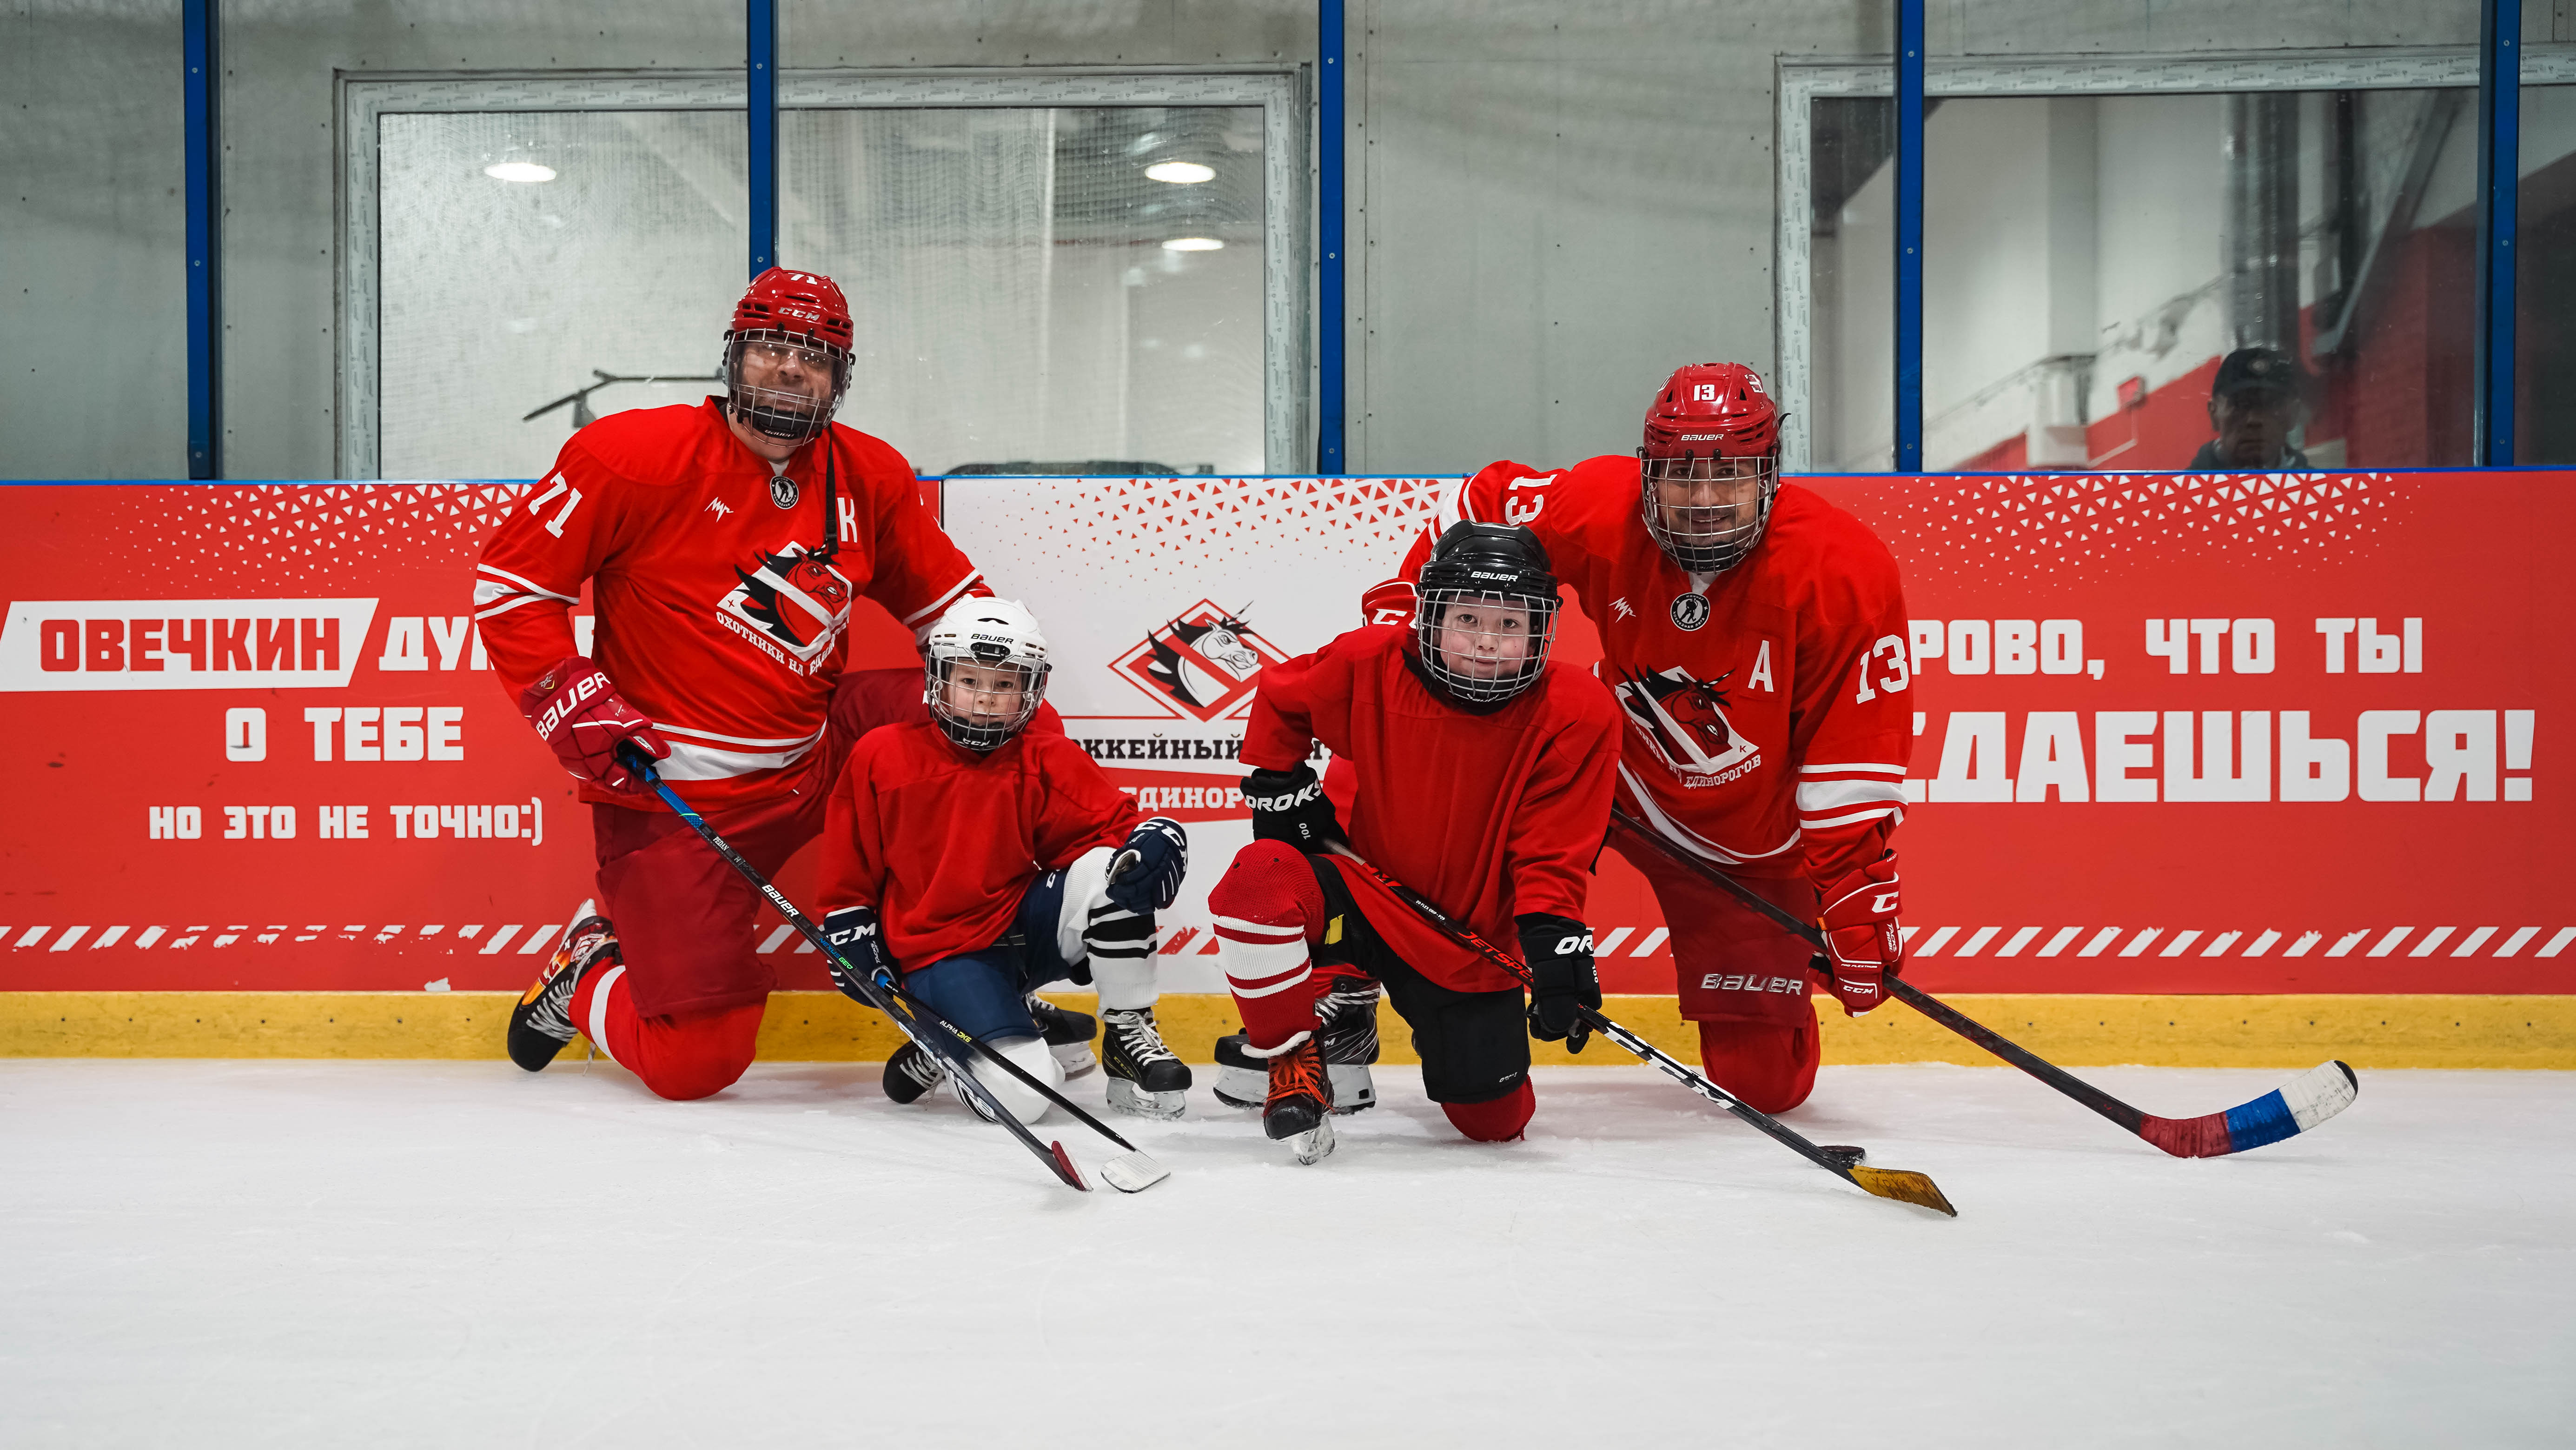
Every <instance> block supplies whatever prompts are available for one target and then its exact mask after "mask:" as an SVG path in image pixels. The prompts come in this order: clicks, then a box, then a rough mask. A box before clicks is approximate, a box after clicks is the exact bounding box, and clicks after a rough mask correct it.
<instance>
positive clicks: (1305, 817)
mask: <svg viewBox="0 0 2576 1450" xmlns="http://www.w3.org/2000/svg"><path fill="white" fill-rule="evenodd" d="M1243 803H1244V804H1245V805H1248V806H1250V807H1252V839H1254V840H1256V841H1285V842H1287V843H1288V844H1289V845H1291V846H1294V847H1296V848H1297V849H1298V850H1300V851H1306V852H1310V853H1312V854H1315V855H1319V856H1320V855H1323V854H1325V852H1326V851H1327V850H1328V849H1329V848H1330V847H1332V846H1333V845H1335V844H1341V843H1344V842H1345V838H1344V836H1343V835H1342V823H1341V821H1340V820H1339V819H1337V818H1336V817H1335V816H1334V815H1333V803H1332V802H1331V801H1330V800H1327V799H1326V798H1325V796H1324V783H1323V782H1322V781H1320V780H1317V779H1316V778H1315V772H1313V771H1311V770H1309V769H1307V768H1306V767H1305V766H1304V765H1299V766H1298V767H1297V768H1296V769H1295V770H1256V771H1254V772H1253V773H1252V774H1251V776H1250V777H1248V778H1247V779H1246V780H1245V781H1244V782H1243Z"/></svg>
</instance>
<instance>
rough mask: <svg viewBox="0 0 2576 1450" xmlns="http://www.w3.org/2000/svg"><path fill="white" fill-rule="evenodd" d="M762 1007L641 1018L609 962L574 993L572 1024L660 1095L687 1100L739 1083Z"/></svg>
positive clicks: (755, 1041)
mask: <svg viewBox="0 0 2576 1450" xmlns="http://www.w3.org/2000/svg"><path fill="white" fill-rule="evenodd" d="M765 1006H766V1004H765V1003H760V1002H752V1003H748V1004H746V1005H744V1006H740V1007H717V1008H714V1009H712V1010H709V1011H705V1012H675V1013H673V1014H671V1015H670V1016H667V1017H646V1016H644V1015H642V1014H640V1013H638V1012H637V1011H636V1010H635V998H634V994H633V993H632V992H631V991H629V990H628V989H627V986H626V967H625V965H624V964H623V963H619V962H611V963H610V964H609V965H607V966H605V967H602V968H600V969H599V970H598V971H595V972H593V973H591V974H590V975H589V976H587V977H584V978H583V979H582V983H581V985H580V986H579V987H577V988H575V989H574V990H573V994H572V1021H573V1025H574V1026H575V1027H578V1028H580V1029H581V1030H582V1034H583V1035H584V1036H586V1037H588V1038H589V1039H590V1040H591V1042H592V1043H593V1044H595V1045H596V1046H597V1047H598V1048H599V1050H600V1051H601V1052H604V1053H606V1054H607V1055H608V1057H609V1060H610V1061H612V1062H615V1063H616V1064H617V1065H618V1066H619V1067H622V1068H624V1069H626V1070H627V1071H628V1072H631V1073H633V1074H635V1075H636V1076H637V1077H639V1078H642V1079H643V1080H644V1086H646V1087H648V1088H651V1089H652V1090H653V1092H654V1093H655V1094H656V1095H657V1096H660V1097H666V1098H669V1099H671V1100H672V1101H674V1102H689V1101H692V1100H694V1099H697V1098H703V1097H708V1096H711V1095H713V1094H715V1093H719V1092H722V1091H724V1090H725V1089H726V1088H729V1087H731V1086H733V1085H734V1083H735V1082H737V1081H738V1080H740V1079H741V1077H742V1074H743V1070H744V1069H746V1068H748V1067H750V1066H751V1059H752V1056H753V1054H754V1053H755V1052H756V1051H757V1050H758V1046H759V1039H760V1018H761V1013H762V1011H763V1009H764V1008H765Z"/></svg>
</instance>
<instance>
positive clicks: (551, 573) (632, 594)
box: [474, 398, 990, 810]
mask: <svg viewBox="0 0 2576 1450" xmlns="http://www.w3.org/2000/svg"><path fill="white" fill-rule="evenodd" d="M720 408H721V403H720V401H719V400H718V399H714V398H709V399H708V400H707V401H706V402H705V403H703V404H701V405H699V406H697V407H686V406H673V407H668V408H641V409H636V410H634V411H631V412H625V413H612V414H610V415H609V416H608V417H605V418H602V419H600V420H599V421H598V422H596V423H593V424H591V425H590V426H589V427H587V428H584V429H582V430H581V431H580V432H578V433H576V434H574V435H573V437H572V441H571V442H569V443H567V444H565V445H564V450H563V453H562V455H561V456H560V457H558V458H557V459H556V460H555V466H554V468H553V469H552V470H551V471H550V472H548V473H547V475H546V477H545V478H544V479H543V480H542V481H541V482H539V483H538V485H537V486H536V488H535V490H534V491H533V492H531V493H530V494H529V495H528V499H527V502H526V503H525V504H524V505H522V506H520V507H518V508H516V509H513V510H512V511H511V513H510V515H509V517H508V518H506V519H505V520H503V521H502V524H501V526H500V528H499V529H498V530H497V531H496V532H495V533H494V534H493V535H492V537H491V538H490V539H489V540H487V541H486V542H485V544H484V546H483V561H482V564H481V565H480V567H479V568H478V569H477V570H476V572H475V576H474V610H475V615H474V617H475V619H476V620H477V621H479V622H480V625H481V628H482V631H483V643H484V646H485V648H486V649H487V650H488V651H489V653H490V654H491V658H492V668H493V670H494V672H495V673H497V674H498V675H499V676H500V677H501V685H502V688H503V689H505V690H506V691H508V692H509V695H510V700H511V703H513V704H516V703H517V702H518V698H519V694H520V692H521V691H523V690H525V689H526V688H527V687H528V685H529V684H530V682H532V681H534V680H535V679H536V678H537V677H538V676H539V675H540V674H542V673H544V672H545V670H546V669H547V668H549V667H550V666H552V665H553V664H554V663H555V662H556V661H558V660H561V659H562V658H563V657H564V656H566V655H569V654H572V653H574V652H575V650H574V642H573V631H572V622H571V619H570V617H569V613H568V606H570V605H571V604H572V603H574V602H575V601H576V600H577V599H578V598H579V596H580V594H581V586H582V583H583V582H584V581H585V580H588V581H591V584H592V603H593V605H594V606H595V609H596V612H597V615H598V626H597V636H596V638H595V639H594V641H593V643H592V645H591V649H590V654H591V657H592V658H593V659H596V660H597V661H598V662H599V664H600V666H601V667H602V668H604V669H606V670H607V671H608V677H609V678H610V679H612V680H614V681H616V682H617V688H618V691H619V693H621V694H623V695H624V696H625V697H626V700H627V702H628V703H629V704H631V705H633V706H634V707H635V708H636V709H638V710H640V711H642V712H643V713H644V714H645V715H646V716H648V717H650V718H651V719H652V721H653V725H654V729H655V730H656V731H657V732H658V733H659V734H660V735H661V736H662V738H663V740H664V741H666V742H667V743H668V744H669V745H670V747H671V758H670V759H669V760H667V761H664V762H663V763H662V766H661V773H662V776H663V778H664V779H666V780H668V781H670V782H671V783H672V785H673V786H674V788H676V789H677V790H678V792H679V793H680V795H682V796H683V797H685V798H686V799H688V800H689V801H690V802H691V803H693V804H695V805H698V806H701V807H704V808H708V809H721V808H724V807H729V806H734V805H740V804H745V803H748V802H751V801H756V800H765V799H771V798H774V797H777V796H780V795H785V794H787V793H789V792H791V791H794V790H799V789H803V788H805V787H806V785H807V783H808V782H807V780H806V777H807V776H808V775H810V774H811V773H812V772H813V770H814V769H815V768H816V767H817V763H818V762H820V761H821V760H822V758H823V756H824V753H825V752H823V751H821V750H820V749H818V748H817V747H818V746H819V745H820V744H821V742H822V738H823V719H824V711H825V710H826V708H827V707H828V706H829V705H830V703H831V698H832V687H833V685H834V683H835V682H837V681H838V680H839V679H840V675H841V667H842V664H843V662H844V661H845V660H846V659H847V657H848V644H847V641H846V639H845V638H844V631H845V630H846V628H847V625H848V620H849V612H850V602H851V598H852V596H853V595H858V594H863V595H866V596H867V597H868V598H870V599H873V600H875V601H876V602H877V603H879V604H881V605H883V606H885V608H886V611H887V612H888V613H890V614H892V615H893V616H894V617H895V618H896V619H898V620H900V621H901V622H902V623H903V624H904V625H906V626H907V627H909V628H911V629H913V630H914V631H915V632H916V634H917V633H919V632H920V631H922V630H925V629H927V628H928V626H929V625H930V624H931V622H932V621H934V620H936V619H937V618H938V617H939V612H940V611H941V610H943V609H945V608H947V607H948V605H949V604H950V603H951V602H952V601H954V600H956V599H957V598H958V597H960V596H961V595H964V594H967V593H970V592H973V593H989V592H990V591H989V590H986V589H985V588H984V587H983V585H982V582H981V581H982V576H981V575H980V574H978V573H977V572H976V571H975V566H974V565H972V564H970V563H968V562H967V561H966V556H965V555H964V554H962V553H960V552H959V551H958V549H957V546H956V545H955V544H952V543H950V542H949V540H948V536H947V535H946V534H944V533H942V532H940V528H939V524H938V521H937V520H935V519H934V518H932V516H931V513H930V510H929V509H927V508H925V507H923V506H922V503H921V495H920V492H919V485H918V484H917V483H916V482H915V481H914V479H913V474H912V465H911V464H909V463H907V462H905V461H904V457H903V455H902V454H900V453H897V452H896V451H895V450H894V449H893V448H891V447H889V446H887V445H886V444H885V443H883V442H880V441H879V440H877V439H874V438H871V437H869V436H868V435H866V434H864V433H861V432H858V431H857V430H855V429H851V428H844V427H839V426H835V427H833V428H832V429H831V430H830V432H829V433H828V434H827V435H826V437H825V438H824V439H817V440H815V441H814V442H812V443H809V444H807V445H806V446H805V447H804V448H802V449H800V450H798V452H797V453H796V455H795V456H794V457H793V458H791V459H789V460H788V464H787V467H786V469H785V471H784V472H783V473H776V474H773V472H772V470H771V468H770V465H769V462H768V460H766V459H764V458H762V457H760V456H759V455H758V454H755V453H753V452H752V451H751V450H750V449H748V448H746V447H744V446H743V445H742V443H741V441H740V440H739V439H737V438H735V437H734V436H733V432H732V430H731V429H729V428H727V427H726V426H725V421H724V415H723V413H722V412H721V411H720ZM827 440H828V443H827ZM826 446H829V447H830V448H832V449H833V450H835V472H836V475H837V477H836V479H835V483H836V486H837V492H838V495H839V498H840V515H841V520H840V528H841V547H840V552H839V553H838V554H837V555H835V556H834V557H833V558H832V560H831V562H830V563H829V565H828V566H827V565H822V564H818V563H816V562H814V561H813V560H811V559H810V558H808V556H809V555H810V554H812V553H814V552H815V551H817V550H819V549H820V548H821V547H822V545H823V543H824V520H823V449H824V448H825V447H826ZM581 797H582V799H584V800H590V801H605V802H607V803H609V804H612V805H622V806H632V807H635V808H637V809H641V810H656V809H659V807H658V806H657V805H656V804H655V803H654V801H653V799H652V797H650V796H632V795H620V794H618V793H616V792H614V791H610V790H606V789H604V788H601V787H599V786H595V785H591V784H589V783H587V782H585V783H584V784H583V786H582V788H581Z"/></svg>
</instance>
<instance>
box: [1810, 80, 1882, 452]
mask: <svg viewBox="0 0 2576 1450" xmlns="http://www.w3.org/2000/svg"><path fill="white" fill-rule="evenodd" d="M1809 115H1810V124H1811V126H1812V130H1811V131H1810V136H1811V138H1812V139H1811V141H1810V156H1811V158H1812V165H1811V168H1810V172H1809V175H1810V177H1811V189H1810V191H1809V195H1808V204H1807V212H1808V217H1807V222H1808V227H1807V242H1806V245H1807V257H1808V273H1807V275H1808V285H1809V289H1810V290H1809V294H1808V295H1809V297H1810V299H1811V302H1810V310H1809V312H1808V315H1807V318H1806V320H1805V327H1806V330H1807V340H1808V356H1809V358H1810V359H1811V363H1810V366H1811V367H1812V369H1813V372H1812V374H1811V377H1812V379H1813V381H1812V385H1811V387H1810V389H1809V391H1808V394H1807V406H1806V409H1805V413H1806V419H1805V426H1806V436H1807V438H1808V439H1809V440H1810V450H1811V451H1810V453H1809V463H1810V466H1811V467H1813V468H1814V469H1815V470H1816V471H1818V472H1825V473H1833V472H1853V473H1878V472H1884V471H1885V470H1887V469H1889V468H1891V467H1893V466H1894V456H1895V455H1894V444H1893V441H1892V440H1893V437H1894V433H1893V429H1892V420H1893V418H1894V413H1893V411H1892V410H1893V408H1894V407H1895V397H1896V378H1895V372H1894V363H1893V361H1892V358H1893V353H1894V349H1895V346H1896V328H1895V308H1896V266H1895V263H1896V216H1895V209H1896V191H1895V168H1894V158H1895V156H1896V102H1895V101H1893V100H1892V99H1890V98H1888V97H1886V96H1819V97H1817V98H1816V99H1815V101H1814V102H1813V103H1812V107H1811V110H1810V112H1809ZM1873 183H1874V184H1873ZM1864 191H1866V193H1867V194H1866V195H1861V194H1860V193H1862V192H1864Z"/></svg>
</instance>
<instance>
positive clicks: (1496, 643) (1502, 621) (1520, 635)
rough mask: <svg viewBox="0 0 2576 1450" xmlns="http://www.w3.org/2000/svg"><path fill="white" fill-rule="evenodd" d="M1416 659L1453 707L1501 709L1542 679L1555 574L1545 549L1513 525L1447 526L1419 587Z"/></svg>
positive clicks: (1551, 639) (1552, 629)
mask: <svg viewBox="0 0 2576 1450" xmlns="http://www.w3.org/2000/svg"><path fill="white" fill-rule="evenodd" d="M1416 588H1417V591H1418V593H1419V596H1420V604H1419V605H1418V606H1417V607H1416V609H1415V611H1414V622H1413V654H1414V660H1415V663H1416V665H1417V666H1418V668H1419V670H1420V673H1421V674H1422V676H1423V678H1424V679H1425V680H1426V681H1427V682H1428V683H1429V684H1430V685H1431V686H1432V688H1433V689H1434V690H1435V691H1437V692H1438V693H1440V694H1442V695H1445V696H1447V697H1448V699H1449V700H1450V702H1451V703H1453V704H1456V705H1459V706H1461V707H1463V708H1466V709H1470V710H1479V711H1482V710H1492V709H1499V708H1501V707H1502V706H1503V705H1505V704H1507V703H1509V702H1510V701H1511V700H1512V699H1513V698H1514V697H1516V696H1518V695H1520V694H1522V693H1523V692H1525V691H1527V690H1528V689H1529V688H1530V687H1531V686H1532V685H1535V684H1537V683H1538V682H1539V678H1540V676H1541V675H1542V674H1543V673H1544V672H1545V671H1546V669H1547V656H1548V651H1549V649H1550V647H1551V646H1553V645H1554V644H1555V642H1556V617H1557V595H1556V575H1555V573H1554V572H1553V571H1552V569H1551V567H1550V565H1549V563H1548V557H1547V547H1546V546H1545V545H1543V544H1541V543H1540V542H1539V539H1538V535H1537V534H1535V533H1533V532H1531V531H1530V530H1529V529H1527V528H1524V527H1520V526H1516V525H1510V524H1480V523H1472V522H1470V523H1460V524H1455V525H1452V526H1451V527H1450V529H1449V531H1448V532H1447V533H1445V534H1442V535H1441V536H1440V540H1439V542H1438V543H1437V544H1435V545H1433V546H1432V550H1431V559H1430V561H1429V562H1428V563H1425V564H1424V565H1423V566H1422V576H1421V580H1420V582H1419V583H1418V585H1417V586H1416Z"/></svg>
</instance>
